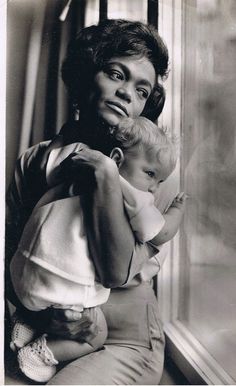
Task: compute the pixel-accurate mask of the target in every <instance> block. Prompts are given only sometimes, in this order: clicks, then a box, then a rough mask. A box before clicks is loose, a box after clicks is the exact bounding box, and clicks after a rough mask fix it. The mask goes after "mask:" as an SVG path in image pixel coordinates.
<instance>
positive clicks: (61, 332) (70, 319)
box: [46, 308, 98, 342]
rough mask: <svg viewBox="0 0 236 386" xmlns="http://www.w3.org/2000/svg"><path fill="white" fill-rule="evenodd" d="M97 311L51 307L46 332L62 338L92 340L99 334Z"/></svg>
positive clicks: (81, 340) (82, 340)
mask: <svg viewBox="0 0 236 386" xmlns="http://www.w3.org/2000/svg"><path fill="white" fill-rule="evenodd" d="M96 315H97V314H96V312H95V311H94V309H93V308H87V309H85V310H84V311H83V312H78V311H73V310H70V309H68V310H63V309H51V310H50V319H49V323H48V326H47V327H46V332H48V333H50V334H53V335H57V336H59V337H61V338H65V339H71V340H78V341H80V342H85V341H87V340H88V341H90V340H91V339H92V338H94V337H95V336H96V335H97V332H98V331H97V323H96Z"/></svg>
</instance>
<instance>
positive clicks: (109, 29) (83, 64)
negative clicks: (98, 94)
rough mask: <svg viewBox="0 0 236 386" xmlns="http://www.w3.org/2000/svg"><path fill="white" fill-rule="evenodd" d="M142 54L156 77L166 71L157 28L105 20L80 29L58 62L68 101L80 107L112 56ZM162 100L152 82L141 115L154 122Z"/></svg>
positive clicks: (161, 93) (160, 90) (161, 92)
mask: <svg viewBox="0 0 236 386" xmlns="http://www.w3.org/2000/svg"><path fill="white" fill-rule="evenodd" d="M133 55H136V56H137V55H138V56H140V57H146V58H147V59H149V60H150V62H151V63H152V64H153V66H154V69H155V72H156V77H157V79H158V76H160V77H161V78H164V77H165V76H167V73H168V60H169V58H168V50H167V47H166V45H165V44H164V42H163V40H162V39H161V37H160V36H159V34H158V32H157V30H156V29H155V28H154V27H152V26H148V25H145V24H143V23H141V22H139V21H137V22H133V21H128V20H123V19H108V20H104V21H102V22H100V23H99V24H98V25H92V26H90V27H87V28H84V29H82V30H81V31H80V32H79V34H78V35H77V37H76V38H75V39H74V40H73V41H72V42H71V43H70V44H69V46H68V51H67V56H66V58H65V60H64V62H63V64H62V79H63V81H64V83H65V85H66V87H67V89H68V92H69V95H70V97H71V100H72V103H76V104H77V105H78V107H79V108H81V106H83V101H84V100H86V98H84V96H85V95H86V93H87V92H88V90H90V87H91V86H92V82H93V79H94V76H95V74H96V73H97V72H98V71H100V70H101V69H102V68H104V66H105V64H106V63H107V61H109V60H110V59H111V58H113V57H119V56H120V57H122V56H133ZM164 102H165V92H164V88H163V87H162V85H161V84H159V83H158V81H157V83H156V85H155V86H154V89H153V91H152V93H151V95H150V97H149V99H148V100H147V102H146V106H145V108H144V111H143V113H142V115H144V116H145V117H147V118H149V119H150V120H152V121H155V120H156V119H157V117H158V116H159V115H160V113H161V111H162V109H163V106H164Z"/></svg>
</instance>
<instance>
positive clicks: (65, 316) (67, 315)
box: [53, 308, 82, 322]
mask: <svg viewBox="0 0 236 386" xmlns="http://www.w3.org/2000/svg"><path fill="white" fill-rule="evenodd" d="M81 317H82V313H81V312H79V311H74V310H69V309H68V310H63V309H56V308H55V309H53V318H54V319H57V320H61V321H65V322H73V321H78V320H80V319H81Z"/></svg>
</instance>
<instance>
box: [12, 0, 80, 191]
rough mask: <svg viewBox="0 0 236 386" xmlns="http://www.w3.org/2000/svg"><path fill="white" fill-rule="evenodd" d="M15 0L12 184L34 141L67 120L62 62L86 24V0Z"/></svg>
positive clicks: (52, 133) (56, 128)
mask: <svg viewBox="0 0 236 386" xmlns="http://www.w3.org/2000/svg"><path fill="white" fill-rule="evenodd" d="M67 3H68V0H56V1H54V0H40V1H38V0H11V1H10V2H9V3H8V6H7V97H6V104H7V109H6V187H7V186H8V184H9V181H10V180H11V176H12V172H13V170H14V165H15V161H16V159H17V158H18V156H19V155H20V154H21V153H22V152H24V151H25V150H26V149H27V148H28V147H30V146H32V145H34V144H36V143H38V142H39V141H42V140H46V139H50V138H52V137H53V136H54V135H55V133H57V132H58V131H59V130H60V128H61V126H62V124H63V123H64V122H65V121H66V119H67V117H68V114H69V111H68V100H67V94H66V90H65V87H64V85H63V82H62V80H61V77H60V68H61V63H62V60H63V58H64V56H65V52H66V48H67V45H68V42H69V41H70V39H71V38H72V37H73V36H75V35H76V33H77V31H78V30H79V29H80V28H82V27H83V25H84V12H85V1H84V0H77V1H72V3H71V5H70V8H69V12H68V14H67V17H66V20H65V21H63V22H62V21H60V19H59V17H60V14H61V13H62V11H63V9H64V8H65V6H66V4H67Z"/></svg>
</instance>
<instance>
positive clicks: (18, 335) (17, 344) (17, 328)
mask: <svg viewBox="0 0 236 386" xmlns="http://www.w3.org/2000/svg"><path fill="white" fill-rule="evenodd" d="M12 322H13V328H12V333H11V343H10V348H11V349H12V351H17V350H18V349H20V348H22V347H24V346H25V345H27V344H28V343H30V342H31V341H32V340H33V339H35V335H36V332H35V330H34V329H33V328H32V327H31V326H29V325H28V324H27V323H25V322H24V321H23V319H21V318H20V317H19V315H18V314H17V313H16V312H15V313H14V314H13V316H12Z"/></svg>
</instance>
